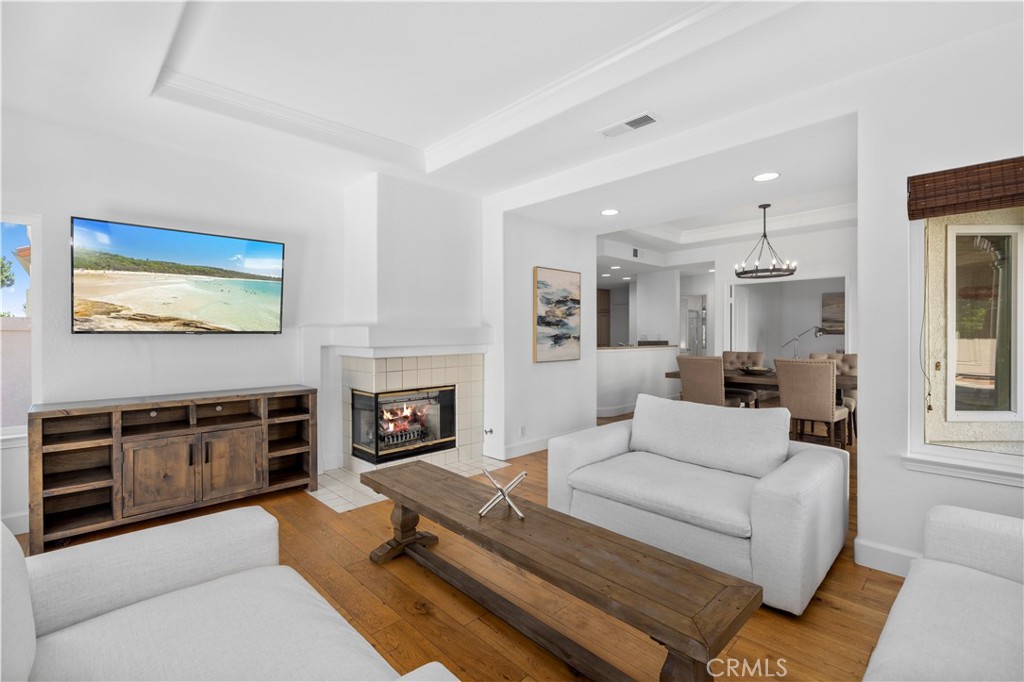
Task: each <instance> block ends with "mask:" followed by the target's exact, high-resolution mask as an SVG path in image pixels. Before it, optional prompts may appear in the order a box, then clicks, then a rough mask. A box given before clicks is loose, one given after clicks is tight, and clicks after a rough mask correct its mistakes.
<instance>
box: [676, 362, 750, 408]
mask: <svg viewBox="0 0 1024 682" xmlns="http://www.w3.org/2000/svg"><path fill="white" fill-rule="evenodd" d="M676 364H677V365H678V366H679V380H680V381H681V382H682V383H683V388H682V390H681V391H680V393H679V399H680V400H688V401H690V402H691V403H704V404H705V405H719V406H724V407H739V406H740V405H741V404H744V403H745V404H746V405H747V407H753V404H754V401H755V400H756V399H757V395H756V394H755V393H754V391H740V390H735V391H732V390H731V391H729V394H728V395H727V394H726V391H725V371H724V370H723V368H722V358H720V357H718V356H717V355H704V356H692V355H677V356H676Z"/></svg>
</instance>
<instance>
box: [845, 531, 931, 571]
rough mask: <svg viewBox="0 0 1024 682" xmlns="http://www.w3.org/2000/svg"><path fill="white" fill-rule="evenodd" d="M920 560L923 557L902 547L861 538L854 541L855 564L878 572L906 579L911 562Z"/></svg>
mask: <svg viewBox="0 0 1024 682" xmlns="http://www.w3.org/2000/svg"><path fill="white" fill-rule="evenodd" d="M919 558H921V555H920V554H918V553H917V552H908V551H907V550H905V549H902V548H900V547H893V546H892V545H885V544H882V543H881V542H872V541H871V540H863V539H861V538H860V537H859V536H858V537H856V538H854V540H853V560H854V562H855V563H856V564H858V565H860V566H867V567H868V568H873V569H875V570H876V571H884V572H885V573H892V574H893V575H898V576H901V577H906V575H907V572H908V571H910V562H911V561H913V560H914V559H919Z"/></svg>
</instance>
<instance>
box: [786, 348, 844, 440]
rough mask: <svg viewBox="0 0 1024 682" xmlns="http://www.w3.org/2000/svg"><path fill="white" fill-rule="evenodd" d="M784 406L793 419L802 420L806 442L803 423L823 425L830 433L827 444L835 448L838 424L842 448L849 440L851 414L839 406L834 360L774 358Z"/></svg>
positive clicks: (800, 436)
mask: <svg viewBox="0 0 1024 682" xmlns="http://www.w3.org/2000/svg"><path fill="white" fill-rule="evenodd" d="M775 372H776V374H777V375H778V377H779V393H780V401H781V402H782V406H783V407H785V408H787V409H788V410H789V414H790V417H791V418H792V419H796V420H799V422H800V428H799V433H798V436H799V438H800V440H803V435H804V422H805V421H809V422H811V426H812V428H813V426H814V422H823V423H824V424H825V427H826V428H827V430H828V444H829V445H833V446H834V445H835V444H836V443H835V440H836V439H835V435H836V433H835V431H836V429H835V426H836V424H837V423H838V424H839V446H840V447H842V446H843V445H844V441H845V440H846V423H847V418H848V417H849V416H850V411H849V410H848V409H847V408H846V407H844V406H842V405H836V363H835V360H787V359H785V358H775Z"/></svg>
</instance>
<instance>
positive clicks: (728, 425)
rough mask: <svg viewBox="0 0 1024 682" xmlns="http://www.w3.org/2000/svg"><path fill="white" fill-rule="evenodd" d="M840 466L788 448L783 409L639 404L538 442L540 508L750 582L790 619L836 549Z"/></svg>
mask: <svg viewBox="0 0 1024 682" xmlns="http://www.w3.org/2000/svg"><path fill="white" fill-rule="evenodd" d="M848 457H849V456H848V454H847V453H846V451H844V450H840V449H837V448H829V447H824V446H820V445H815V444H811V443H800V442H795V441H790V440H789V412H788V411H787V410H784V409H781V410H780V409H758V410H735V409H729V408H725V407H715V406H710V405H699V404H696V403H687V402H682V401H672V400H665V399H663V398H656V397H654V396H648V395H641V396H639V398H638V400H637V406H636V410H635V413H634V419H633V420H632V421H623V422H614V423H611V424H607V425H605V426H598V427H595V428H591V429H586V430H583V431H579V432H577V433H573V434H569V435H566V436H560V437H558V438H552V439H551V440H550V441H549V442H548V506H550V507H552V508H553V509H557V510H559V511H562V512H565V513H567V514H571V515H572V516H575V517H577V518H580V519H583V520H585V521H589V522H591V523H594V524H597V525H599V526H602V527H605V528H608V529H610V530H613V531H615V532H617V533H621V534H623V535H627V536H629V537H632V538H634V539H637V540H640V541H642V542H646V543H647V544H650V545H654V546H656V547H659V548H661V549H664V550H667V551H669V552H673V553H674V554H678V555H680V556H684V557H686V558H688V559H692V560H694V561H697V562H700V563H702V564H704V565H706V566H710V567H711V568H714V569H717V570H719V571H723V572H725V573H729V574H732V575H735V576H737V577H740V578H743V579H745V580H750V581H751V582H754V583H756V584H758V585H760V586H761V587H762V588H763V590H764V603H765V604H768V605H770V606H774V607H776V608H780V609H784V610H786V611H789V612H791V613H795V614H797V615H799V614H801V613H803V610H804V609H805V608H806V606H807V604H808V603H809V602H810V599H811V597H813V596H814V592H815V590H816V589H817V588H818V585H820V584H821V581H822V579H823V578H824V577H825V574H826V573H827V572H828V570H829V568H830V567H831V566H832V562H833V561H835V558H836V556H837V555H838V554H839V551H840V550H841V549H842V547H843V543H844V542H845V539H846V533H847V529H848V516H849V459H848Z"/></svg>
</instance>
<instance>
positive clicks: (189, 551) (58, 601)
mask: <svg viewBox="0 0 1024 682" xmlns="http://www.w3.org/2000/svg"><path fill="white" fill-rule="evenodd" d="M277 563H278V539H277V519H275V518H274V517H273V516H271V515H270V514H268V513H267V512H266V511H264V510H263V509H262V508H260V507H243V508H240V509H232V510H229V511H224V512H219V513H217V514H210V515H209V516H201V517H198V518H194V519H189V520H187V521H179V522H177V523H171V524H167V525H164V526H157V527H154V528H147V529H145V530H140V531H135V532H133V533H127V534H125V535H119V536H116V537H112V538H106V539H104V540H97V541H95V542H90V543H86V544H83V545H75V546H72V547H67V548H65V549H61V550H57V551H55V552H50V553H47V554H39V555H37V556H33V557H29V558H28V559H27V564H28V574H29V584H30V589H31V594H32V610H33V612H34V614H35V621H36V636H37V637H38V636H42V635H45V634H48V633H51V632H54V631H56V630H61V629H63V628H66V627H68V626H70V625H74V624H75V623H80V622H82V621H85V620H89V619H90V618H95V617H96V616H99V615H101V614H104V613H108V612H110V611H114V610H116V609H119V608H122V607H124V606H127V605H129V604H133V603H135V602H139V601H142V600H144V599H149V598H151V597H155V596H157V595H161V594H165V593H168V592H173V591H175V590H180V589H182V588H185V587H189V586H191V585H197V584H199V583H203V582H206V581H208V580H213V579H214V578H219V577H221V576H224V575H229V574H231V573H237V572H239V571H244V570H247V569H250V568H256V567H260V566H273V565H276V564H277Z"/></svg>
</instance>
